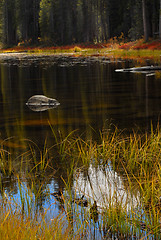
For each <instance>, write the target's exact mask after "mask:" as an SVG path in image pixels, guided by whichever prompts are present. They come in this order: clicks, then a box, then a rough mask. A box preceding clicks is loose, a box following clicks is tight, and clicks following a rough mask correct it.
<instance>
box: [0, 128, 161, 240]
mask: <svg viewBox="0 0 161 240" xmlns="http://www.w3.org/2000/svg"><path fill="white" fill-rule="evenodd" d="M52 132H53V135H54V139H55V144H54V145H53V146H52V148H50V149H47V145H46V143H45V144H44V149H42V151H41V150H40V149H38V152H39V155H38V156H39V158H37V157H36V156H37V155H36V152H37V146H34V145H32V147H31V146H30V149H29V151H28V152H26V153H25V154H24V155H22V156H21V161H20V168H19V171H21V172H19V171H16V169H17V168H15V167H14V164H15V163H14V161H13V160H12V156H11V155H10V154H8V153H7V155H5V154H6V152H5V149H3V150H1V156H0V161H1V172H2V175H1V180H2V178H3V177H4V176H5V175H9V174H11V173H12V174H13V175H14V177H15V178H17V183H18V189H19V192H20V203H19V204H17V203H16V201H15V200H14V199H13V198H12V197H9V196H7V195H6V193H5V191H4V189H3V187H2V185H1V192H2V193H3V194H2V197H1V205H0V207H1V211H0V239H2V240H3V239H22V240H23V239H61V238H64V239H73V238H74V239H83V237H84V236H85V235H88V234H89V233H90V231H91V230H90V228H91V226H95V224H94V222H93V221H92V220H91V219H90V212H89V210H88V209H87V210H85V209H84V208H83V207H82V214H83V216H84V217H83V218H82V216H81V215H80V213H79V212H78V209H77V206H75V207H74V209H73V207H72V205H71V202H72V194H71V192H72V184H73V177H74V174H75V173H78V172H79V171H80V172H88V168H89V166H90V165H91V164H92V166H93V167H94V168H95V169H97V168H100V169H102V171H105V169H107V168H108V166H109V165H110V166H111V167H112V169H113V170H114V171H116V172H117V174H119V176H120V177H121V179H122V183H123V184H124V188H125V189H126V190H127V194H128V195H129V196H132V195H135V192H136V194H137V195H138V193H139V202H138V206H137V207H136V204H131V205H130V207H128V206H129V205H128V204H129V202H128V201H125V202H124V201H123V199H122V200H119V201H117V186H116V189H111V190H109V192H108V204H107V205H105V206H104V207H103V208H102V209H101V212H100V220H99V223H98V225H97V228H98V229H102V231H103V230H104V232H107V234H109V235H110V234H111V236H114V235H115V236H117V237H118V238H119V239H130V237H131V236H132V235H133V236H136V239H148V236H154V237H153V239H159V238H160V236H161V232H160V226H161V225H160V224H161V223H160V219H161V132H160V129H159V127H158V129H156V130H155V131H154V130H153V129H151V133H150V134H148V133H146V134H139V133H135V132H134V133H132V134H129V135H125V134H124V133H122V132H120V131H119V130H118V129H115V131H114V132H113V133H110V132H109V131H107V132H106V131H104V132H103V133H101V132H100V138H99V140H98V142H95V141H93V140H84V139H83V138H81V137H80V136H77V133H76V132H72V133H71V134H69V135H68V136H67V137H65V138H63V137H62V135H61V134H60V133H56V132H54V130H53V129H52ZM50 151H52V153H54V155H53V154H52V157H50ZM4 153H5V154H4ZM26 155H27V159H28V160H29V161H27V160H26V159H25V156H26ZM53 158H54V159H55V158H57V159H58V160H59V165H53V164H52V159H53ZM59 167H61V173H63V174H62V176H59V178H61V179H62V181H63V182H64V189H65V192H66V193H67V195H68V196H69V199H68V200H67V201H66V200H65V198H64V205H65V215H64V212H63V214H59V216H57V217H53V219H52V221H47V220H46V214H47V211H48V210H46V212H45V213H43V214H41V217H38V216H40V212H37V213H35V214H34V215H33V214H32V212H33V208H35V206H36V204H37V201H39V199H41V197H42V196H43V194H44V193H45V194H49V193H48V191H47V188H46V187H47V182H48V179H50V178H51V177H53V175H54V174H55V176H56V174H57V171H59V169H57V168H59ZM22 172H23V174H22ZM51 173H52V174H51ZM22 175H23V176H22ZM26 180H27V181H26ZM1 182H2V181H1ZM112 190H114V195H111V197H110V192H111V191H112ZM10 195H11V196H12V193H10ZM103 197H104V198H106V197H107V196H103ZM33 199H34V200H33ZM129 199H130V198H129ZM33 203H34V204H33ZM90 206H91V203H90V202H89V208H90ZM49 211H50V209H49ZM73 212H74V216H75V217H74V218H73ZM64 216H66V217H64ZM39 219H41V221H40V220H39ZM71 219H72V220H71ZM15 226H16V227H15ZM73 226H74V229H73ZM61 229H63V230H61ZM143 231H145V235H144V237H143V235H142V234H143Z"/></svg>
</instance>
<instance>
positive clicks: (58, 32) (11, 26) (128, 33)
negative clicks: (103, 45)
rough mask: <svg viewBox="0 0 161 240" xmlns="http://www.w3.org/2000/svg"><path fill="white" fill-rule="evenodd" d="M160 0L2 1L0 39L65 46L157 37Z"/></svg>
mask: <svg viewBox="0 0 161 240" xmlns="http://www.w3.org/2000/svg"><path fill="white" fill-rule="evenodd" d="M159 15H160V0H153V1H152V0H119V1H118V0H1V1H0V41H1V43H3V44H5V45H7V46H10V45H17V44H18V43H21V42H27V43H29V44H34V43H37V42H40V41H42V42H46V43H48V44H53V45H56V46H57V45H65V44H73V43H83V42H94V43H95V42H96V43H98V42H106V41H108V39H110V38H113V37H117V38H119V37H122V38H124V39H125V38H126V39H127V40H129V41H130V40H136V39H139V38H141V37H142V36H144V38H145V40H148V39H149V38H151V37H152V38H157V37H159V29H160V27H159V25H160V24H159V19H160V16H159Z"/></svg>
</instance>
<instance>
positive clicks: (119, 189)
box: [74, 164, 140, 211]
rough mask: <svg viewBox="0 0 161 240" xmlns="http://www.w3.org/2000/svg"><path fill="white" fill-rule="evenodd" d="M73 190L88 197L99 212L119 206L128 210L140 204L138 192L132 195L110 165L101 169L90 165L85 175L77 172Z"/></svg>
mask: <svg viewBox="0 0 161 240" xmlns="http://www.w3.org/2000/svg"><path fill="white" fill-rule="evenodd" d="M74 189H75V190H76V191H77V192H79V193H80V194H84V195H85V196H86V197H88V198H89V199H90V200H91V202H92V203H93V202H94V201H96V203H97V205H98V206H99V208H100V210H101V211H102V210H103V209H105V208H109V206H110V205H114V206H117V204H121V205H122V208H124V209H127V210H128V209H131V208H132V209H134V208H135V207H138V206H139V204H140V198H139V196H140V194H139V192H137V193H135V194H136V195H134V193H133V194H132V193H131V192H130V190H128V188H127V186H125V185H124V181H123V180H122V178H121V176H119V175H118V173H117V172H115V171H114V170H112V168H111V166H110V165H109V166H108V167H107V168H106V169H103V167H102V166H98V167H94V166H92V164H91V165H90V166H89V168H88V170H87V172H86V175H85V174H84V173H83V172H82V173H81V172H77V175H76V177H75V181H74Z"/></svg>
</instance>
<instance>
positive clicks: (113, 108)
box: [0, 54, 161, 239]
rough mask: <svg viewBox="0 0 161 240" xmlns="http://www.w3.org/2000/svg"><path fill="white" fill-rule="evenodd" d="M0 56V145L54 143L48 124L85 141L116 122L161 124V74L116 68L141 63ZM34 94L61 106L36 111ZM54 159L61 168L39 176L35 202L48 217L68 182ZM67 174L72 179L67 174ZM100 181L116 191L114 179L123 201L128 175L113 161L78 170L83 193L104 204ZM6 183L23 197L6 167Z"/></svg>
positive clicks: (76, 183)
mask: <svg viewBox="0 0 161 240" xmlns="http://www.w3.org/2000/svg"><path fill="white" fill-rule="evenodd" d="M0 59H1V61H0V86H1V88H0V90H1V94H0V113H1V114H0V140H1V145H3V148H5V149H6V151H9V152H12V153H15V155H16V156H18V155H19V154H20V153H22V152H23V151H26V149H27V148H26V145H28V143H29V141H30V142H33V143H34V144H36V145H37V146H38V147H39V148H40V149H42V148H43V146H44V142H45V140H46V139H47V141H48V144H49V146H52V145H53V143H54V140H53V134H52V131H51V127H50V126H49V123H50V124H51V126H52V127H53V129H54V130H56V131H57V130H58V131H60V132H61V134H62V135H63V136H66V135H67V134H69V133H70V132H71V131H73V130H76V129H77V130H78V134H80V135H81V134H83V135H82V136H83V137H85V138H86V139H90V138H91V137H94V138H97V136H96V135H97V132H99V130H102V129H103V128H108V129H111V131H112V129H113V128H114V127H113V126H114V125H115V126H117V127H118V128H119V129H126V130H125V131H128V132H131V131H132V130H133V129H135V130H136V129H137V130H138V129H139V130H141V131H143V132H145V131H148V130H150V128H151V123H153V125H154V128H155V127H156V125H157V123H158V120H159V117H160V109H161V107H160V106H161V80H160V79H156V78H155V77H146V75H145V74H134V73H121V72H115V70H116V69H120V68H127V67H133V66H135V65H136V64H137V63H136V62H132V61H121V60H113V61H111V60H109V59H106V58H104V57H96V56H95V57H88V58H84V57H80V58H76V57H74V56H65V55H64V56H48V55H46V56H42V55H25V54H13V55H12V54H11V55H8V54H6V55H5V54H4V55H1V56H0ZM147 64H151V63H150V62H149V61H148V60H147V61H146V62H145V63H143V65H147ZM36 94H41V95H45V96H47V97H51V98H55V99H57V100H58V101H59V102H60V105H59V106H58V107H57V108H54V109H49V110H46V111H43V112H34V111H32V110H31V109H29V108H28V106H26V102H27V100H28V99H29V98H30V97H31V96H32V95H36ZM15 161H17V162H18V161H19V159H17V160H15ZM56 164H57V166H58V165H59V164H60V169H59V170H58V171H57V172H56V173H55V174H54V175H53V177H52V178H51V177H50V178H48V176H49V175H50V176H51V173H52V170H50V172H49V173H48V172H47V173H46V176H45V177H44V178H42V179H41V177H40V176H35V186H36V188H37V189H38V188H39V186H41V184H43V185H42V186H43V187H42V190H43V191H42V192H43V193H42V194H41V196H40V197H39V199H38V200H37V203H36V208H38V209H40V208H48V207H49V206H52V210H51V211H50V214H49V218H50V216H51V215H52V216H53V215H57V214H59V212H60V206H59V204H58V203H57V204H56V203H55V200H54V198H53V197H51V196H50V193H52V192H54V191H57V190H58V189H60V188H61V189H62V190H63V188H64V184H63V181H62V179H60V176H61V175H63V174H64V172H63V170H61V163H56ZM17 171H18V169H17ZM0 173H1V172H0ZM63 177H64V179H65V180H67V179H68V176H65V175H63ZM101 180H102V189H101V194H102V193H103V194H104V193H105V192H106V191H107V189H108V191H109V189H114V185H115V187H117V190H118V194H119V196H120V198H121V199H122V196H124V198H125V201H126V198H127V197H128V194H127V192H126V190H127V189H125V186H124V184H123V183H122V181H123V179H122V177H121V176H119V174H118V173H116V172H115V171H113V170H112V168H111V166H110V165H109V169H106V171H105V170H104V169H102V168H101V166H100V168H98V169H97V170H96V169H95V168H93V167H92V166H90V167H89V169H88V179H85V178H84V177H83V175H81V174H80V175H79V177H78V178H77V177H74V178H73V189H74V191H75V192H76V194H78V195H81V194H83V193H85V194H87V195H88V197H90V198H91V199H92V200H93V199H96V200H97V203H98V205H99V206H102V205H103V204H104V202H103V201H105V202H106V200H105V199H103V200H101V195H99V191H100V186H99V187H98V185H99V184H100V181H101ZM1 182H2V183H3V188H4V189H5V191H6V192H7V193H9V194H11V192H12V194H11V195H12V197H13V198H16V199H19V201H20V195H19V191H20V189H19V188H18V185H17V180H16V179H15V178H11V177H10V176H8V177H7V176H5V177H4V176H3V174H2V173H1ZM98 182H99V183H98ZM116 182H117V184H116ZM25 184H26V185H31V182H30V180H28V179H26V181H25V183H24V185H25ZM116 185H117V186H116ZM110 191H111V190H110ZM111 192H112V191H111ZM46 193H48V194H46ZM24 194H25V189H24ZM49 196H50V197H49ZM138 197H139V193H135V194H134V195H133V196H132V197H131V198H132V199H133V202H134V203H136V204H138V202H139V199H138ZM107 201H108V199H107ZM53 211H54V213H53ZM80 211H81V210H80ZM97 234H98V235H97V236H96V238H95V239H101V235H100V233H97Z"/></svg>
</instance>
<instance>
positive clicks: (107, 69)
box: [0, 54, 161, 141]
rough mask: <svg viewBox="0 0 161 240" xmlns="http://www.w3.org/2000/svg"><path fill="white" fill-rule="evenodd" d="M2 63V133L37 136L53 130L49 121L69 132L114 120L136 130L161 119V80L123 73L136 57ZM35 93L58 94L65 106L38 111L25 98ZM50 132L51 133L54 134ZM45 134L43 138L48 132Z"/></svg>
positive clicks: (26, 59) (8, 60)
mask: <svg viewBox="0 0 161 240" xmlns="http://www.w3.org/2000/svg"><path fill="white" fill-rule="evenodd" d="M1 62H2V63H1V65H0V86H1V98H0V99H1V100H0V112H1V115H0V121H1V124H0V133H1V136H2V138H7V137H11V136H12V137H13V136H18V137H19V138H20V137H21V138H29V139H31V140H33V141H36V140H37V139H39V140H40V139H43V138H44V137H45V136H46V134H50V127H49V125H48V121H50V123H51V124H52V125H54V126H55V127H56V128H57V129H60V130H61V131H63V132H64V133H69V132H70V131H72V130H75V129H78V130H79V131H80V132H82V131H84V130H85V131H86V134H87V137H88V135H89V137H90V134H92V133H91V132H92V130H91V128H90V127H92V128H94V129H95V130H96V131H97V130H100V129H102V128H103V127H104V126H106V127H109V124H111V123H112V124H114V125H116V126H118V128H120V129H127V130H129V131H131V130H132V129H133V128H135V129H136V128H140V129H142V130H147V129H149V128H150V125H151V122H153V124H154V126H155V125H156V123H157V122H158V119H159V116H160V109H161V108H160V106H161V81H160V80H157V79H155V78H154V77H146V76H145V75H144V74H134V73H119V72H115V69H117V68H124V67H132V66H134V65H135V64H136V63H135V62H128V61H127V62H124V61H118V60H117V61H110V60H108V59H104V58H97V57H92V58H87V59H86V58H74V57H65V56H63V57H60V56H58V57H49V56H45V57H37V56H26V55H22V54H21V55H20V56H19V55H16V56H14V57H12V58H10V57H3V60H1ZM35 94H43V95H45V96H48V97H52V98H56V99H57V100H58V101H59V102H60V106H58V108H56V109H50V110H48V111H46V112H33V111H31V110H30V109H29V108H28V107H27V106H26V105H25V103H26V102H27V100H28V98H29V97H31V96H32V95H35ZM48 132H49V133H48ZM42 136H43V137H42Z"/></svg>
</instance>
